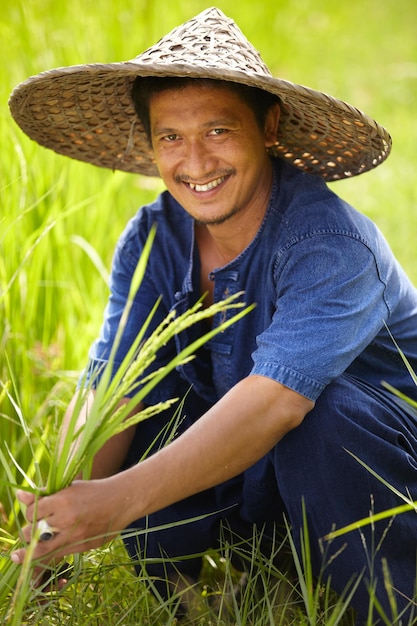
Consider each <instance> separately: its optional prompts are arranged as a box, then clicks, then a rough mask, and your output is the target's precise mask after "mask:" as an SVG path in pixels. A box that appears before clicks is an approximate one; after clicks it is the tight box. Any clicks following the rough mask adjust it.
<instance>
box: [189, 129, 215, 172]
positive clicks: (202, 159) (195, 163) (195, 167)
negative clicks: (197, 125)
mask: <svg viewBox="0 0 417 626" xmlns="http://www.w3.org/2000/svg"><path fill="white" fill-rule="evenodd" d="M213 164H214V158H213V154H212V153H211V152H210V150H209V149H208V148H207V146H206V145H205V143H204V141H202V140H200V139H198V140H193V141H190V142H187V145H186V146H185V154H184V169H185V173H186V174H187V175H188V176H189V177H190V178H192V179H193V180H196V181H197V180H200V179H201V178H202V177H204V176H205V175H206V174H207V172H210V171H211V170H213V169H214V165H213Z"/></svg>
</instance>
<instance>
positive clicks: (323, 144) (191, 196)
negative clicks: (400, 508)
mask: <svg viewBox="0 0 417 626" xmlns="http://www.w3.org/2000/svg"><path fill="white" fill-rule="evenodd" d="M10 104H11V110H12V114H13V116H14V117H15V119H16V121H17V123H18V124H19V125H20V126H21V127H22V129H23V130H24V131H25V132H26V133H27V134H28V135H29V136H31V137H32V138H33V139H35V140H37V141H38V142H39V143H41V144H42V145H44V146H46V147H49V148H52V149H54V150H56V151H57V152H59V153H61V154H64V155H67V156H70V157H72V158H77V159H80V160H84V161H87V162H90V163H93V164H95V165H97V166H101V167H107V168H111V169H121V170H124V171H130V172H133V173H138V174H144V175H150V176H160V177H161V178H162V180H163V181H164V184H165V186H166V191H165V192H163V193H162V194H161V195H160V196H159V197H158V198H156V200H155V202H154V203H153V204H151V205H149V206H144V207H142V208H141V209H140V210H139V211H138V213H137V214H136V215H135V216H133V217H132V219H131V220H130V222H129V223H128V224H127V226H126V229H125V231H124V232H123V234H122V235H121V237H120V240H119V242H118V245H117V248H116V251H115V254H114V260H113V266H112V273H111V282H110V290H111V293H110V298H109V301H108V305H107V308H106V311H105V317H104V322H103V327H102V329H101V333H100V334H99V336H98V339H97V341H96V342H95V343H94V345H93V346H92V348H91V351H90V358H89V362H88V365H87V368H86V371H87V372H89V373H90V374H91V373H94V372H97V371H99V370H100V368H101V367H102V366H103V364H104V363H106V361H107V360H108V359H109V355H110V352H111V350H112V345H113V341H114V338H115V334H116V332H117V328H118V324H119V321H120V317H121V314H122V311H123V309H124V306H125V303H126V300H127V297H128V293H129V286H130V283H131V279H132V276H133V273H134V271H135V268H136V265H137V262H138V259H139V258H140V256H141V252H142V250H143V246H144V243H145V242H146V240H147V237H148V234H149V232H150V230H151V229H152V227H153V225H154V224H155V223H156V224H157V231H156V239H155V243H154V246H153V248H152V251H151V254H150V258H149V263H148V266H147V269H146V274H145V278H144V280H143V282H142V284H141V286H140V289H139V291H138V293H137V295H136V298H135V300H134V303H133V307H132V310H131V313H130V316H129V319H128V323H127V325H126V327H125V330H124V334H123V337H122V341H121V343H120V345H119V348H118V353H117V358H116V361H118V362H121V361H122V360H123V357H124V355H125V354H126V352H127V351H128V349H129V347H130V346H131V344H132V341H133V340H134V338H135V337H136V336H137V334H138V332H139V331H140V330H141V328H142V327H143V325H144V322H145V320H146V319H147V318H148V315H149V312H150V310H151V309H152V308H153V307H154V305H155V302H156V301H157V300H158V298H160V304H159V307H158V310H157V314H156V315H155V317H154V318H153V321H152V324H151V326H150V327H149V329H148V330H147V333H150V332H151V331H152V330H153V328H154V327H155V325H156V324H158V323H160V322H161V320H163V319H164V318H165V317H166V315H167V314H168V312H169V311H171V310H172V309H176V310H177V311H178V312H179V313H180V312H183V311H186V310H187V309H188V308H189V307H190V306H191V305H193V304H194V303H195V302H196V301H197V300H199V299H200V298H201V297H202V296H204V305H209V304H210V303H212V302H218V301H221V300H222V299H224V298H225V297H227V296H229V295H232V294H235V293H238V292H242V296H241V299H242V301H245V302H246V303H247V304H256V306H255V308H254V309H253V310H252V311H251V312H250V313H249V314H248V315H246V316H244V317H243V318H241V319H240V320H239V321H238V322H237V323H235V324H233V325H231V326H230V327H229V328H227V329H226V330H225V331H224V332H222V333H220V334H218V335H216V337H215V338H214V339H212V340H211V341H210V342H209V343H207V344H206V345H205V347H204V348H202V349H201V350H200V351H199V352H198V354H197V355H196V358H195V359H194V360H193V361H191V362H188V363H186V364H185V365H183V366H181V367H179V368H177V369H176V370H175V371H173V372H172V373H171V374H170V375H169V376H167V377H166V378H165V379H164V380H163V381H162V382H161V383H160V384H159V385H158V386H157V387H156V388H155V389H154V390H153V391H152V392H151V393H150V394H149V395H148V396H147V397H146V399H145V402H144V405H143V406H145V405H146V406H149V405H153V404H155V403H157V402H159V401H161V400H167V399H170V398H173V397H178V398H181V399H183V398H185V401H184V406H183V408H182V414H183V419H182V421H181V423H180V425H179V428H178V433H177V434H176V437H175V438H174V439H173V440H172V441H171V442H170V443H169V444H168V445H163V444H164V441H163V437H162V435H160V433H161V432H163V429H164V426H166V424H167V423H168V422H169V420H170V419H171V417H172V416H171V414H169V413H168V412H167V413H162V414H160V415H159V416H157V417H155V418H152V419H150V420H147V421H145V422H143V423H141V424H140V425H138V426H137V427H136V428H132V429H130V430H128V431H126V432H125V433H123V434H122V435H119V436H117V437H115V438H114V439H113V440H111V441H109V442H108V444H107V445H106V446H105V449H103V450H102V452H101V453H99V454H98V456H97V458H96V462H95V465H94V471H93V478H92V480H89V481H81V480H80V481H75V482H74V483H73V484H72V485H71V486H70V487H69V488H68V489H66V490H64V491H61V492H59V493H57V494H55V495H52V496H46V497H43V498H40V499H39V500H38V502H37V515H38V518H42V519H43V520H45V521H46V522H48V524H49V525H50V526H51V527H52V528H53V529H54V536H53V538H52V539H51V540H50V541H49V542H42V541H41V542H40V543H39V544H38V546H37V548H36V550H35V556H36V557H40V558H44V557H47V555H48V554H49V553H50V552H52V551H53V552H54V553H55V554H56V555H58V556H63V555H65V554H68V553H71V552H73V551H74V550H75V549H76V550H77V551H84V550H88V549H90V548H92V547H94V546H96V545H97V543H98V541H97V539H95V538H96V537H97V536H102V537H106V536H107V537H108V536H111V535H112V534H113V533H117V532H123V531H124V530H125V529H128V530H132V529H145V528H146V529H152V528H153V527H157V526H165V530H160V531H158V532H147V533H142V534H138V536H137V537H135V538H133V536H132V534H131V533H130V538H128V534H129V533H126V538H125V542H126V546H127V548H128V550H129V552H130V554H131V556H132V558H133V559H134V560H135V561H137V560H138V559H139V560H142V559H143V560H144V562H145V564H146V563H147V562H148V560H149V563H148V571H149V573H150V574H151V575H152V576H154V577H155V580H156V581H157V582H156V585H157V587H158V588H159V592H160V593H161V594H169V583H168V580H169V579H170V577H171V573H174V572H175V571H178V572H180V574H183V575H184V576H187V577H191V578H198V576H199V571H200V567H201V561H200V559H199V558H198V557H197V556H196V557H195V558H189V559H185V560H181V557H183V556H187V555H197V554H202V553H204V551H205V550H207V549H209V548H211V547H216V546H217V545H218V542H219V536H220V534H221V533H224V532H230V534H231V536H237V537H248V536H251V534H252V532H253V527H254V526H253V525H254V524H256V525H263V524H265V523H268V524H269V525H271V524H272V525H273V524H281V523H282V520H283V516H284V515H285V516H286V518H287V519H288V520H289V522H290V525H291V528H292V531H293V534H294V539H295V542H296V544H297V545H298V547H300V546H299V536H300V529H301V527H302V525H303V506H304V507H305V511H306V518H307V522H308V529H309V533H310V541H311V550H312V561H313V567H314V571H315V572H316V574H317V573H318V572H319V571H321V569H322V567H323V566H324V565H325V564H324V563H323V559H322V552H321V548H320V546H321V545H322V540H323V537H325V536H326V535H327V534H328V533H329V532H330V531H331V530H332V529H333V528H339V527H342V526H344V525H346V524H349V523H352V522H354V521H355V520H359V519H361V518H363V517H366V516H367V515H368V514H369V512H370V510H373V511H374V512H378V511H383V510H386V509H389V508H391V507H395V506H397V505H399V504H401V500H400V499H399V497H398V496H396V495H395V493H394V492H393V491H392V490H390V489H388V488H387V487H386V486H385V485H384V483H383V482H381V481H380V480H378V479H377V478H375V477H374V475H373V474H372V473H371V472H369V471H368V470H367V469H366V468H364V466H363V464H361V463H359V462H358V460H357V458H359V459H360V460H361V461H363V462H364V463H366V465H368V466H369V467H370V468H372V470H373V471H374V472H375V473H376V474H377V475H379V476H380V477H381V478H382V479H384V480H385V481H387V482H388V483H390V484H391V485H392V486H393V487H394V488H395V489H397V490H398V491H399V492H401V493H404V494H406V493H409V494H410V495H411V497H412V498H413V499H417V472H416V469H417V440H416V437H417V423H416V416H415V415H413V414H412V413H411V410H410V409H408V408H407V405H406V404H401V403H400V402H399V401H397V400H396V397H395V396H394V395H392V394H391V393H389V392H388V391H387V390H386V389H385V388H384V387H383V386H382V385H381V381H387V382H388V383H390V384H391V385H392V386H393V387H395V388H397V389H398V390H400V391H401V392H403V393H404V394H407V395H408V396H413V395H415V387H414V385H413V381H412V379H411V377H410V375H409V374H408V372H407V369H406V367H405V366H404V363H403V361H402V359H401V356H400V354H399V351H398V349H397V347H396V345H395V344H394V342H393V341H392V337H391V336H393V337H394V338H395V340H396V342H397V344H398V345H399V347H400V348H401V350H402V351H403V353H404V354H405V355H406V357H407V358H408V360H409V362H410V364H411V366H412V367H413V368H417V293H416V290H415V289H414V288H413V286H412V285H411V283H410V281H409V280H408V278H407V276H406V275H405V273H404V271H403V270H402V269H401V267H400V266H399V264H398V262H397V261H396V260H395V258H394V256H393V254H392V252H391V250H390V248H389V246H388V245H387V242H386V241H385V239H384V238H383V236H382V235H381V233H380V232H379V230H378V229H377V227H376V226H375V225H374V224H373V223H372V222H371V221H370V220H369V219H368V218H367V217H365V216H364V215H362V214H361V213H359V212H357V211H356V210H355V209H354V208H352V207H351V206H349V205H348V204H347V203H346V202H344V201H343V200H342V199H340V198H339V197H338V196H337V195H335V193H334V192H333V191H331V190H330V189H329V187H328V186H327V184H326V181H334V180H337V179H340V178H344V177H348V176H355V175H358V174H361V173H364V172H366V171H368V170H370V169H372V168H374V167H376V166H378V165H379V164H380V163H381V162H382V161H384V160H385V158H386V157H387V156H388V154H389V150H390V137H389V135H388V133H387V132H386V131H385V129H384V128H382V127H381V126H380V125H378V124H377V123H376V122H375V121H373V120H372V119H370V118H369V117H367V116H366V115H365V114H363V113H361V112H360V111H359V110H358V109H356V108H353V107H351V106H349V105H348V104H346V103H344V102H341V101H338V100H336V99H334V98H331V97H330V96H326V95H325V94H322V93H319V92H316V91H314V90H311V89H308V88H306V87H301V86H299V85H295V84H292V83H290V82H287V81H284V80H281V79H277V78H273V77H272V75H271V73H270V72H269V70H268V68H267V67H266V66H265V64H264V63H263V61H262V59H261V58H260V56H259V54H258V53H257V52H256V50H255V49H254V48H253V47H252V45H251V44H250V43H249V42H248V41H247V40H246V39H245V37H244V36H243V35H242V33H241V32H240V31H239V29H238V28H237V26H236V25H235V24H234V23H233V21H232V20H230V19H228V18H226V17H225V16H224V15H223V14H222V13H221V12H220V11H219V10H217V9H209V10H207V11H205V12H204V13H202V14H200V15H198V16H197V17H195V18H193V19H191V20H190V21H188V22H187V23H185V24H183V25H182V26H180V27H178V28H176V29H175V30H174V31H173V32H171V33H170V34H168V35H167V36H166V37H164V38H163V39H162V40H161V41H160V42H158V43H157V44H156V45H155V46H153V47H152V48H150V49H149V50H147V51H146V52H144V53H143V54H141V55H139V56H138V57H136V58H135V59H133V60H132V61H129V62H126V63H114V64H107V65H86V66H76V67H70V68H61V69H57V70H52V71H49V72H46V73H44V74H40V75H39V76H37V77H34V78H31V79H29V80H28V81H26V82H25V83H22V84H21V85H19V86H18V87H17V88H16V90H15V91H14V92H13V94H12V97H11V103H10ZM221 322H222V318H221V316H219V318H218V319H217V316H215V317H214V319H212V321H211V324H212V327H213V328H215V327H216V326H218V325H219V324H221ZM204 332H206V328H205V327H204V326H203V324H202V325H201V327H193V329H192V330H188V331H185V332H183V333H181V334H179V335H178V336H176V338H175V341H173V342H172V343H169V344H168V345H166V346H165V347H164V348H163V350H162V351H161V352H160V354H159V355H158V359H157V361H156V363H155V364H154V365H153V367H154V368H159V367H163V366H164V364H166V363H168V362H169V361H170V360H171V359H172V358H173V356H175V354H177V353H178V351H180V350H181V349H182V348H183V347H184V346H185V345H187V344H188V343H190V341H191V340H193V339H195V337H196V336H197V335H198V334H199V333H200V334H203V333H204ZM91 393H94V391H92V392H91ZM126 401H127V399H126ZM142 408H143V407H142V406H140V407H138V411H140V410H141V409H142ZM70 412H71V407H70V409H69V412H68V415H70ZM84 418H85V419H88V409H87V408H86V409H85V411H84ZM67 419H68V416H67ZM151 445H152V449H151V454H149V455H148V457H147V458H146V460H143V461H140V462H139V463H138V462H137V461H138V460H139V459H141V458H142V455H143V453H144V452H145V451H146V450H148V449H149V447H150V446H151ZM353 455H354V456H353ZM355 457H357V458H355ZM18 497H19V498H20V500H21V501H22V502H23V503H25V504H26V505H27V516H28V519H29V520H33V515H34V498H33V496H32V495H31V494H27V493H23V492H20V493H19V494H18ZM190 518H199V520H198V521H194V522H193V523H188V524H187V525H186V526H181V525H177V524H174V523H175V522H179V521H182V520H188V519H190ZM416 531H417V517H416V515H415V513H407V514H403V515H399V516H397V517H396V518H395V519H394V520H393V521H391V522H390V523H389V524H388V522H387V521H385V522H379V523H376V524H375V525H373V526H372V527H371V526H369V527H365V528H363V530H362V532H361V533H359V532H351V533H349V534H347V535H345V536H343V537H342V538H341V539H336V540H334V541H333V542H332V543H331V544H330V546H329V550H328V556H329V555H330V556H331V557H332V558H330V559H329V561H328V563H327V566H326V567H325V570H324V572H325V576H328V577H331V584H332V586H333V588H334V589H335V590H336V591H337V592H342V591H343V590H344V589H345V587H346V585H348V583H349V581H352V580H360V582H359V584H358V587H357V590H356V593H355V595H354V597H353V599H352V604H353V607H354V608H355V609H356V614H357V623H358V624H361V623H363V622H364V621H365V620H366V618H367V614H368V605H369V595H370V591H369V586H373V587H374V591H375V594H376V597H377V599H378V603H379V604H380V606H381V607H382V609H383V610H384V611H385V612H386V614H387V615H388V616H390V602H389V598H390V596H392V595H393V596H394V597H395V598H396V602H397V605H398V607H399V608H398V610H399V611H400V612H401V611H402V610H403V609H406V607H407V606H408V604H409V603H410V602H412V600H413V599H414V597H415V572H416V541H415V537H416ZM25 533H26V537H27V538H29V537H30V534H31V525H30V524H29V525H28V527H27V528H26V530H25ZM102 541H104V538H103V539H102ZM75 545H76V548H74V546H75ZM372 546H378V550H377V551H376V552H375V554H371V553H372ZM23 556H24V550H23V549H22V550H20V551H17V552H16V553H15V554H14V559H15V560H16V561H17V562H19V561H22V560H23ZM161 557H163V559H165V560H164V562H161V561H158V558H161ZM385 564H387V566H388V569H389V572H390V578H389V579H387V577H386V576H384V571H385V570H384V568H385ZM387 580H388V581H390V582H389V583H388V582H387ZM390 585H391V586H390ZM405 615H407V613H405ZM379 619H380V616H379V614H378V612H377V611H375V614H374V621H375V623H377V622H378V620H379ZM388 619H389V618H388Z"/></svg>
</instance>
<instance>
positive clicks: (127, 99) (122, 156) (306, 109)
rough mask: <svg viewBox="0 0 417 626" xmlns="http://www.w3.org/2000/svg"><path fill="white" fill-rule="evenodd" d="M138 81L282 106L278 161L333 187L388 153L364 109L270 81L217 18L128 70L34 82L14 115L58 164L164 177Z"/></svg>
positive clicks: (88, 69)
mask: <svg viewBox="0 0 417 626" xmlns="http://www.w3.org/2000/svg"><path fill="white" fill-rule="evenodd" d="M136 76H188V77H192V78H212V79H218V80H225V81H233V82H237V83H242V84H244V85H249V86H252V87H258V88H260V89H264V90H266V91H269V92H270V93H273V94H275V95H277V96H279V98H280V100H281V104H282V111H281V121H280V126H279V130H278V136H277V143H276V146H274V147H273V148H271V149H270V151H271V153H272V154H273V155H274V156H278V157H281V158H283V159H285V160H287V161H290V162H291V163H292V164H293V165H295V166H296V167H298V168H300V169H302V170H304V171H307V172H312V173H314V174H318V175H320V176H322V177H323V178H325V179H326V180H337V179H340V178H346V177H349V176H355V175H357V174H361V173H362V172H366V171H367V170H370V169H372V168H374V167H376V166H377V165H379V164H380V163H382V161H384V160H385V159H386V158H387V156H388V154H389V152H390V148H391V138H390V136H389V134H388V133H387V131H386V130H385V129H384V128H383V127H381V126H380V125H379V124H378V123H377V122H375V121H374V120H372V119H371V118H369V117H368V116H366V115H365V114H364V113H362V112H361V111H359V110H358V109H356V108H354V107H352V106H350V105H349V104H346V103H345V102H342V101H340V100H336V99H335V98H332V97H331V96H328V95H325V94H323V93H320V92H318V91H314V90H312V89H309V88H307V87H303V86H300V85H296V84H293V83H291V82H288V81H285V80H281V79H279V78H273V77H272V75H271V72H270V71H269V69H268V67H267V66H266V65H265V63H264V62H263V61H262V59H261V57H260V55H259V53H258V52H257V51H256V50H255V48H254V47H253V46H252V45H251V44H250V43H249V41H248V40H247V39H246V38H245V37H244V35H243V34H242V32H241V31H240V30H239V28H238V27H237V26H236V24H235V23H234V22H233V20H231V19H229V18H227V17H226V16H225V15H224V14H223V13H222V12H221V11H220V10H219V9H216V8H210V9H207V10H206V11H203V12H202V13H200V14H199V15H197V16H196V17H194V18H192V19H191V20H189V21H187V22H185V23H184V24H182V25H181V26H178V27H177V28H175V29H174V30H173V31H172V32H171V33H169V34H168V35H166V36H165V37H163V38H162V39H161V40H160V41H159V42H158V43H157V44H155V45H154V46H152V47H151V48H149V49H148V50H146V51H145V52H143V53H142V54H140V55H139V56H137V57H136V58H135V59H133V60H131V61H127V62H120V63H108V64H98V63H97V64H89V65H76V66H71V67H63V68H58V69H53V70H50V71H47V72H42V73H41V74H39V75H38V76H34V77H31V78H29V79H28V80H26V81H25V82H23V83H21V84H20V85H18V86H17V87H16V88H15V89H14V91H13V93H12V94H11V97H10V100H9V105H10V109H11V113H12V115H13V117H14V119H15V120H16V122H17V123H18V124H19V126H20V127H21V128H22V130H23V131H24V132H25V133H27V135H29V137H31V138H32V139H34V140H35V141H37V142H38V143H39V144H41V145H42V146H45V147H47V148H51V149H52V150H55V151H56V152H58V153H60V154H64V155H66V156H69V157H72V158H74V159H79V160H81V161H87V162H89V163H93V164H94V165H98V166H100V167H108V168H110V169H112V170H115V169H118V170H123V171H126V172H136V173H139V174H145V175H148V176H158V171H157V169H156V167H155V164H154V161H153V157H152V151H151V149H150V147H149V143H148V140H147V138H146V136H145V132H144V130H143V127H142V125H141V122H140V120H138V118H137V115H136V113H135V110H134V107H133V103H132V100H131V95H130V94H131V89H132V84H133V81H134V79H135V77H136Z"/></svg>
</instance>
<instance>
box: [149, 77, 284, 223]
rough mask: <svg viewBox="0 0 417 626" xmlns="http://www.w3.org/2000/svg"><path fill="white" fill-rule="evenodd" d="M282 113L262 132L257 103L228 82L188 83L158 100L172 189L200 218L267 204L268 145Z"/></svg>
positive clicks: (161, 154) (158, 149) (257, 210)
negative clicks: (252, 104) (252, 105)
mask: <svg viewBox="0 0 417 626" xmlns="http://www.w3.org/2000/svg"><path fill="white" fill-rule="evenodd" d="M278 117H279V112H277V110H275V111H271V112H270V113H268V115H267V122H266V125H265V130H264V131H262V130H261V129H260V128H259V126H258V124H257V122H256V119H255V115H254V113H253V112H252V110H251V109H250V108H249V106H248V105H247V104H246V103H245V102H243V101H242V100H241V98H240V97H239V96H238V94H237V93H235V92H234V91H233V90H231V89H230V88H228V87H227V86H225V87H223V86H219V85H213V86H211V85H205V86H201V85H199V86H193V85H190V86H187V87H185V88H182V89H172V90H167V91H163V92H161V93H158V94H155V95H153V96H152V98H151V101H150V121H151V138H152V147H153V151H154V156H155V160H156V165H157V167H158V169H159V173H160V175H161V177H162V179H163V181H164V182H165V184H166V186H167V188H168V190H169V191H170V193H171V194H172V195H173V196H174V198H175V199H176V200H177V201H178V202H179V203H180V204H181V205H182V206H183V207H184V209H185V210H186V211H187V212H188V213H189V214H190V215H191V216H192V217H193V218H194V219H195V220H197V221H198V222H200V223H203V224H207V225H210V224H221V223H224V222H226V221H227V220H229V219H230V218H232V217H233V216H235V215H236V216H237V215H241V214H242V213H247V212H249V211H250V212H252V213H254V214H255V215H256V216H258V217H260V216H261V215H263V213H264V212H265V210H266V207H267V204H268V199H269V194H270V189H271V183H272V167H271V162H270V159H269V157H268V155H267V152H266V148H267V147H268V146H271V145H272V144H273V143H274V141H275V138H276V126H277V124H278Z"/></svg>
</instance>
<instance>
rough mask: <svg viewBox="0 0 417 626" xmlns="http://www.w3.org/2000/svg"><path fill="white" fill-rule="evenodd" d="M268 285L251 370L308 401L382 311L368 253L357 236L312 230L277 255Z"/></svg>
mask: <svg viewBox="0 0 417 626" xmlns="http://www.w3.org/2000/svg"><path fill="white" fill-rule="evenodd" d="M275 288H276V304H275V313H274V315H273V318H272V321H271V324H270V325H269V326H268V327H267V328H266V329H265V330H264V332H262V333H261V334H260V335H259V336H258V337H257V349H256V351H255V352H254V354H253V361H254V366H253V369H252V372H251V373H252V374H260V375H263V376H267V377H269V378H272V379H274V380H277V381H278V382H280V383H282V384H283V385H285V386H287V387H289V388H291V389H293V390H294V391H296V392H298V393H300V394H302V395H304V396H305V397H307V398H309V399H311V400H313V401H314V400H316V399H317V398H318V396H319V395H320V393H321V392H322V391H323V389H324V388H325V387H326V385H328V384H329V382H331V381H332V380H333V379H334V378H336V377H337V376H339V375H341V374H342V373H343V372H344V371H345V370H346V369H347V368H348V367H349V365H350V364H351V363H352V362H353V360H354V359H355V358H356V357H357V356H358V355H359V354H360V353H361V352H362V351H363V350H364V349H365V347H366V346H367V345H368V344H369V343H370V342H372V340H373V338H374V337H375V336H376V335H377V333H378V331H379V330H380V329H381V327H382V326H383V325H384V321H385V320H386V319H387V316H388V307H387V305H386V302H385V299H384V293H385V285H384V283H383V281H382V280H381V277H380V275H379V272H378V267H377V264H376V260H375V256H374V254H373V253H372V251H371V250H370V249H369V247H368V246H367V245H366V244H365V243H364V242H363V241H361V240H360V239H359V238H357V237H353V236H346V235H344V234H335V233H321V234H315V235H313V236H311V237H306V238H304V239H302V240H300V241H297V242H296V243H294V245H292V246H291V247H290V248H289V249H288V250H287V251H286V253H285V254H283V255H281V256H280V257H279V259H278V260H277V262H276V265H275Z"/></svg>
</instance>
